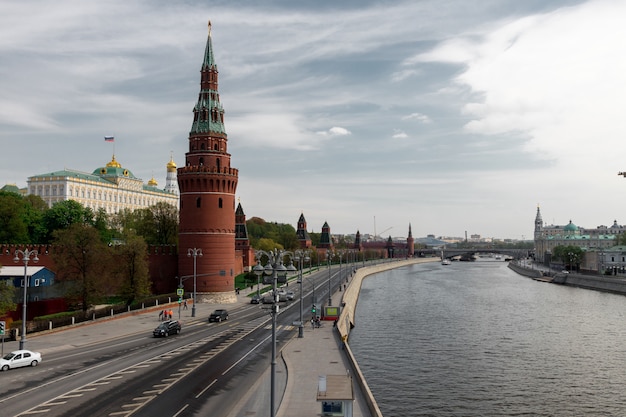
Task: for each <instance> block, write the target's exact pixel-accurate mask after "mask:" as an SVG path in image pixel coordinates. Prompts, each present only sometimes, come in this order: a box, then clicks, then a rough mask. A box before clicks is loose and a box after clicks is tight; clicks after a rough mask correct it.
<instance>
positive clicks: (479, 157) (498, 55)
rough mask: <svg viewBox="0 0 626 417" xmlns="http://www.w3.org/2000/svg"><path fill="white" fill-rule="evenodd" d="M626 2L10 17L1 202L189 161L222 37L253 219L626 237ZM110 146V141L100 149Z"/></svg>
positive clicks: (223, 83)
mask: <svg viewBox="0 0 626 417" xmlns="http://www.w3.org/2000/svg"><path fill="white" fill-rule="evenodd" d="M624 16H626V1H624V0H589V1H581V0H552V1H549V2H546V1H543V0H526V1H519V0H482V1H476V2H468V1H466V0H407V1H402V0H387V1H383V0H379V1H375V0H347V1H341V2H337V1H327V0H319V1H315V2H303V1H293V0H268V1H263V2H258V1H240V0H224V1H222V0H218V1H196V0H186V1H178V2H171V1H164V0H149V1H148V0H135V1H118V0H101V1H97V2H95V1H93V2H92V1H89V2H88V1H84V0H58V1H54V2H51V1H43V0H29V1H28V2H8V1H5V2H2V3H1V4H0V141H1V143H2V151H1V155H2V159H1V160H2V163H1V164H0V184H1V185H4V184H16V185H18V186H19V187H25V186H26V181H27V178H28V177H29V176H32V175H38V174H42V173H46V172H51V171H57V170H61V169H65V168H67V169H74V170H79V171H84V172H92V171H93V170H95V169H96V168H98V167H101V166H104V165H105V164H106V163H107V162H109V161H110V160H111V156H112V154H113V153H115V156H116V159H117V161H118V162H120V163H121V164H122V166H123V167H124V168H127V169H129V170H130V171H131V172H132V173H133V174H134V175H135V176H136V177H138V178H141V179H143V180H144V182H146V183H147V181H148V180H149V179H150V178H151V177H154V178H155V179H156V180H157V181H158V184H159V186H160V187H164V186H165V174H166V170H165V165H166V163H167V162H168V161H169V159H170V155H172V156H173V158H174V161H175V162H176V163H177V164H178V166H181V165H184V158H185V152H187V151H188V135H189V130H190V128H191V122H192V109H193V106H194V105H195V103H196V100H197V96H198V93H199V91H200V66H201V64H202V59H203V54H204V49H205V45H206V41H207V33H208V30H207V22H208V21H209V20H210V21H211V24H212V32H211V33H212V35H211V37H212V42H213V47H214V57H215V60H216V63H217V66H218V70H219V93H220V99H221V102H222V105H223V106H224V109H225V126H226V131H227V134H228V151H229V153H230V154H231V166H232V167H234V168H237V169H239V183H238V187H237V193H236V194H237V195H236V197H237V199H238V201H240V202H241V204H242V207H243V209H244V212H245V213H246V216H247V218H248V219H249V218H251V217H261V218H263V219H265V220H266V221H272V222H279V223H289V224H292V225H293V226H294V227H296V224H297V220H298V218H299V216H300V214H301V213H303V214H304V216H305V218H306V220H307V225H308V230H309V231H312V232H320V231H321V228H322V225H323V224H324V222H328V224H329V226H330V229H331V232H332V233H333V234H335V233H338V234H353V233H356V231H357V230H358V231H360V232H361V234H375V235H380V236H381V237H383V238H384V237H387V236H393V237H396V236H397V237H402V236H404V237H406V236H407V234H408V226H409V224H411V227H412V232H413V236H414V237H422V236H426V235H428V234H433V235H435V236H460V237H462V236H464V235H465V234H467V235H468V236H469V235H473V234H478V235H481V236H483V237H489V238H496V239H532V234H533V227H534V219H535V214H536V210H537V207H538V206H539V207H540V208H541V213H542V216H543V220H544V222H545V223H547V224H567V223H568V222H569V221H570V220H571V221H572V222H573V223H575V224H577V225H578V226H583V227H596V226H599V225H607V226H610V225H612V224H613V222H614V221H617V222H618V224H625V223H626V213H625V210H624V209H625V207H626V193H625V192H624V191H625V190H626V178H624V177H621V176H618V175H617V174H618V172H621V171H623V170H624V171H626V160H625V159H624V156H625V153H624V148H625V147H626V142H625V141H624V137H626V122H624V120H626V119H625V117H624V115H623V112H624V109H626V42H624V39H626V25H624V24H623V17H624ZM104 136H114V137H115V142H114V143H108V142H105V141H104Z"/></svg>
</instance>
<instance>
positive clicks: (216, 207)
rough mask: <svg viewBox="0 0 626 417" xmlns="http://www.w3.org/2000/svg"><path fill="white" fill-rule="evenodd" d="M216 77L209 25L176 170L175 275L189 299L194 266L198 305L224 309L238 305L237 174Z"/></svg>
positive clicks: (192, 283)
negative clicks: (190, 117)
mask: <svg viewBox="0 0 626 417" xmlns="http://www.w3.org/2000/svg"><path fill="white" fill-rule="evenodd" d="M217 76H218V71H217V66H216V64H215V60H214V58H213V45H212V42H211V22H209V35H208V38H207V42H206V49H205V52H204V60H203V62H202V68H201V70H200V93H199V95H198V101H197V103H196V105H195V106H194V108H193V123H192V125H191V131H190V132H189V151H188V152H187V153H186V154H185V166H184V167H181V168H178V186H179V189H180V222H179V230H178V248H179V249H178V273H179V277H181V278H183V279H184V284H185V289H186V292H187V293H188V294H189V293H190V292H192V291H193V285H194V282H193V281H194V279H193V276H194V262H195V263H196V268H195V271H196V272H195V275H196V285H197V287H196V291H197V301H198V302H222V303H224V302H234V301H236V297H235V291H234V279H235V191H236V190H237V182H238V177H239V171H238V170H237V169H235V168H231V166H230V154H229V153H228V139H227V135H226V130H225V128H224V109H223V108H222V104H221V103H220V96H219V93H218V78H217ZM199 250H201V251H202V256H199V255H198V252H199ZM193 253H196V256H194V255H193ZM188 278H191V279H188Z"/></svg>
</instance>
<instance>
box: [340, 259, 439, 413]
mask: <svg viewBox="0 0 626 417" xmlns="http://www.w3.org/2000/svg"><path fill="white" fill-rule="evenodd" d="M440 261H441V259H439V258H414V259H406V260H402V261H392V262H385V263H382V264H378V265H373V266H369V267H365V268H359V269H357V271H356V273H355V274H354V275H353V276H352V278H351V279H350V283H349V284H348V287H347V288H346V290H345V291H344V293H343V298H342V309H341V314H340V315H339V319H338V320H337V330H338V333H339V337H340V338H341V341H342V343H343V347H344V350H345V352H346V356H347V357H348V361H349V362H350V365H351V367H352V372H353V374H354V379H355V380H356V381H357V383H358V384H359V387H360V388H361V391H362V392H363V394H364V395H365V401H366V402H367V406H368V408H369V411H370V413H371V415H372V416H373V417H382V413H381V411H380V408H378V404H377V403H376V399H375V398H374V395H373V394H372V392H371V390H370V388H369V386H368V385H367V381H365V377H364V376H363V373H362V372H361V369H360V368H359V364H358V363H357V361H356V359H355V358H354V355H353V354H352V350H350V345H349V344H348V337H349V335H350V329H352V328H353V327H354V325H355V322H354V312H355V310H356V304H357V301H358V300H359V292H360V291H361V283H362V282H363V279H364V278H365V277H367V276H369V275H372V274H377V273H379V272H383V271H388V270H390V269H394V268H400V267H403V266H407V265H411V264H417V263H423V262H440Z"/></svg>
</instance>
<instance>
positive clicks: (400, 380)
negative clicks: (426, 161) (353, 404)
mask: <svg viewBox="0 0 626 417" xmlns="http://www.w3.org/2000/svg"><path fill="white" fill-rule="evenodd" d="M625 315H626V297H624V296H621V295H615V294H608V293H602V292H597V291H590V290H583V289H577V288H570V287H564V286H560V285H555V284H548V283H543V282H537V281H533V280H532V279H530V278H526V277H522V276H520V275H518V274H516V273H515V272H513V271H512V270H510V269H509V268H507V266H506V263H505V262H500V261H491V262H490V261H476V262H454V263H453V264H452V265H448V266H443V265H441V264H440V263H439V262H433V263H427V264H416V265H411V266H408V267H403V268H399V269H394V270H390V271H387V272H383V273H380V274H377V275H373V276H371V277H368V278H366V279H365V280H364V281H363V285H362V289H361V293H360V296H359V302H358V305H357V309H356V327H355V328H354V329H353V330H352V332H351V334H350V347H351V349H352V350H353V352H354V354H355V356H356V359H357V361H358V363H359V366H360V367H361V370H362V372H363V373H364V375H365V378H366V380H367V383H368V385H369V387H370V389H371V390H372V392H373V394H374V397H375V398H376V401H377V402H378V405H379V407H380V409H381V411H382V413H383V415H384V416H385V417H400V416H626V368H625V365H626V330H625V322H624V317H625Z"/></svg>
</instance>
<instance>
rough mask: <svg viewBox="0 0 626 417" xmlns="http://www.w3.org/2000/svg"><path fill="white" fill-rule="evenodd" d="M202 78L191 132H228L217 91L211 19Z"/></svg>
mask: <svg viewBox="0 0 626 417" xmlns="http://www.w3.org/2000/svg"><path fill="white" fill-rule="evenodd" d="M200 72H201V78H200V94H199V95H198V102H197V103H196V105H195V107H194V108H193V113H194V118H193V123H192V125H191V132H190V133H221V134H226V129H225V128H224V109H223V108H222V104H221V103H220V96H219V93H218V91H217V87H218V82H217V73H218V71H217V65H215V59H214V58H213V43H212V42H211V21H209V36H208V38H207V41H206V48H205V50H204V61H203V62H202V69H201V70H200Z"/></svg>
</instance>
